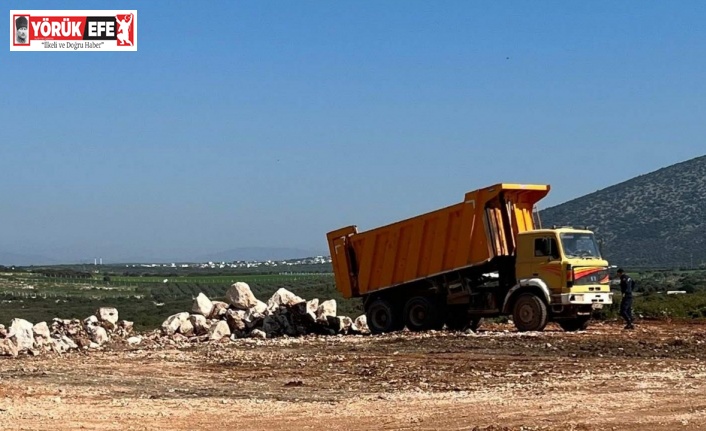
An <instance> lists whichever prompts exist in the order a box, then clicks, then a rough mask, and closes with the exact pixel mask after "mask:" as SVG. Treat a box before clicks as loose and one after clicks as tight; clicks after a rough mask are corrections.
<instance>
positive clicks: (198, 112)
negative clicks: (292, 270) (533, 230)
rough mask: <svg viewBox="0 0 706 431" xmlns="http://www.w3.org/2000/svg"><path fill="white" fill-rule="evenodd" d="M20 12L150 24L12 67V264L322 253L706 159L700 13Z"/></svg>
mask: <svg viewBox="0 0 706 431" xmlns="http://www.w3.org/2000/svg"><path fill="white" fill-rule="evenodd" d="M4 4H5V5H6V12H5V13H6V14H7V13H8V12H9V10H10V9H56V8H58V7H61V8H66V9H114V8H115V7H116V5H118V4H119V5H120V7H121V8H124V9H137V11H138V23H139V29H138V37H139V48H138V51H137V52H133V53H82V52H75V53H32V52H10V51H9V47H8V45H6V48H5V49H4V50H0V82H2V84H0V85H1V87H0V88H2V90H0V97H1V98H2V100H3V102H4V103H2V104H0V118H2V119H3V120H2V127H0V199H2V206H1V207H0V208H1V210H0V221H1V223H2V226H3V234H2V235H0V252H6V253H17V254H33V255H41V256H48V257H52V258H54V259H58V260H62V261H76V260H90V261H92V260H93V257H94V256H102V257H103V258H104V261H116V260H117V261H120V260H124V259H130V258H132V257H149V258H153V257H164V258H173V257H185V258H188V257H189V256H196V255H200V254H205V253H210V252H217V251H221V250H227V249H232V248H237V247H252V246H263V247H296V248H301V249H307V250H313V251H325V250H326V242H325V234H326V232H327V231H329V230H333V229H335V228H339V227H342V226H345V225H349V224H357V225H358V226H359V227H360V228H361V229H367V228H372V227H375V226H378V225H381V224H385V223H388V222H392V221H395V220H398V219H400V218H405V217H409V216H412V215H416V214H418V213H422V212H425V211H429V210H432V209H436V208H438V207H441V206H446V205H450V204H453V203H456V202H458V201H460V200H461V199H462V196H463V193H464V192H466V191H470V190H474V189H476V188H479V187H484V186H487V185H490V184H493V183H496V182H524V183H547V184H551V185H552V192H551V193H550V194H549V196H548V197H547V198H545V200H543V201H542V206H543V207H548V206H552V205H556V204H559V203H562V202H565V201H567V200H570V199H573V198H576V197H579V196H582V195H585V194H587V193H591V192H594V191H596V190H598V189H601V188H605V187H607V186H610V185H612V184H615V183H618V182H621V181H624V180H627V179H629V178H632V177H634V176H636V175H640V174H643V173H647V172H650V171H653V170H656V169H659V168H661V167H664V166H668V165H671V164H673V163H676V162H680V161H684V160H687V159H690V158H693V157H697V156H701V155H703V154H705V153H706V145H705V143H704V136H705V135H706V115H705V114H706V80H705V79H704V76H706V55H705V54H706V44H705V43H704V41H706V25H705V24H704V23H705V22H706V3H704V2H696V1H694V2H687V1H684V2H679V3H670V2H648V1H632V2H612V1H611V2H608V1H606V2H598V1H591V2H583V3H579V2H563V1H556V2H551V1H544V2H525V1H517V2H510V1H507V2H490V1H489V2H481V1H474V2H469V1H457V2H453V1H444V2H432V1H408V0H405V1H347V2H346V1H336V2H331V1H279V2H275V1H257V2H253V1H249V2H241V1H209V2H198V3H196V2H186V1H162V2H160V1H149V2H144V1H123V2H119V3H118V2H107V1H103V2H101V1H71V2H61V3H57V2H52V1H29V0H27V1H19V0H16V1H10V2H5V3H4ZM57 5H59V6H57ZM204 5H205V6H204ZM6 16H7V15H6ZM8 25H9V20H7V19H6V20H5V24H4V26H8ZM0 31H1V32H4V34H6V35H7V34H8V27H1V28H0ZM2 263H3V262H0V264H2Z"/></svg>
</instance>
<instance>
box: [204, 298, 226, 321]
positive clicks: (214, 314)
mask: <svg viewBox="0 0 706 431" xmlns="http://www.w3.org/2000/svg"><path fill="white" fill-rule="evenodd" d="M212 302H213V309H212V310H211V315H210V316H206V317H208V318H209V319H218V318H220V317H223V316H225V315H226V311H227V310H228V303H227V302H223V301H212Z"/></svg>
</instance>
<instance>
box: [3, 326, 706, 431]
mask: <svg viewBox="0 0 706 431" xmlns="http://www.w3.org/2000/svg"><path fill="white" fill-rule="evenodd" d="M0 429H2V430H59V431H60V430H79V429H89V430H90V429H96V430H194V429H208V430H220V429H224V430H225V429H228V430H300V429H301V430H306V429H311V430H442V429H443V430H484V431H501V430H502V431H504V430H675V429H680V430H682V429H683V430H702V429H706V324H689V323H665V322H659V323H657V322H643V323H642V324H640V325H639V327H638V329H637V330H635V331H622V330H621V326H619V325H618V324H594V325H593V326H591V327H590V328H589V330H587V331H585V332H579V333H565V332H562V331H561V330H560V329H558V327H554V326H549V327H548V328H547V330H546V331H545V332H542V333H523V334H520V333H517V332H515V331H514V330H513V328H512V327H511V326H509V325H485V326H484V327H482V328H481V330H480V331H479V332H478V333H477V334H466V333H462V332H446V331H442V332H432V333H423V334H418V333H409V332H403V333H397V334H388V335H383V336H347V337H310V338H301V339H291V338H290V339H287V338H284V339H276V340H257V341H256V340H252V339H248V340H238V341H235V342H233V341H226V342H222V343H212V344H200V345H193V346H192V347H188V348H185V349H176V348H159V347H145V346H138V347H127V346H125V345H115V346H113V347H111V348H108V349H106V350H103V351H92V352H83V353H72V354H66V355H63V356H61V357H59V356H56V355H44V356H39V357H30V356H20V357H18V358H0Z"/></svg>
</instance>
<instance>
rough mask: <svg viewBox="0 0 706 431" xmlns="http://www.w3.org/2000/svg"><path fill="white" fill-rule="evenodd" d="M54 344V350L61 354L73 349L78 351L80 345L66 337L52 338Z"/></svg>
mask: <svg viewBox="0 0 706 431" xmlns="http://www.w3.org/2000/svg"><path fill="white" fill-rule="evenodd" d="M52 342H53V343H54V350H55V351H57V352H59V353H64V352H67V351H69V350H71V349H78V345H77V344H76V343H74V341H73V340H72V339H71V338H69V337H66V336H63V337H61V338H59V339H56V338H52Z"/></svg>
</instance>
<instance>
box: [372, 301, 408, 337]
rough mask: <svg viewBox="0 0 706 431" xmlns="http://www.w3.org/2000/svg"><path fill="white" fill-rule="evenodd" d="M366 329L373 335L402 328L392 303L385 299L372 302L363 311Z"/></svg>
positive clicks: (400, 320)
mask: <svg viewBox="0 0 706 431" xmlns="http://www.w3.org/2000/svg"><path fill="white" fill-rule="evenodd" d="M365 318H366V319H367V322H368V328H370V332H371V333H373V334H382V333H384V332H392V331H399V330H400V329H402V328H403V324H402V319H400V315H399V312H395V308H394V307H393V305H392V303H391V302H390V301H388V300H386V299H382V298H378V299H375V300H373V302H371V303H370V305H369V306H368V307H366V310H365Z"/></svg>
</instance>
